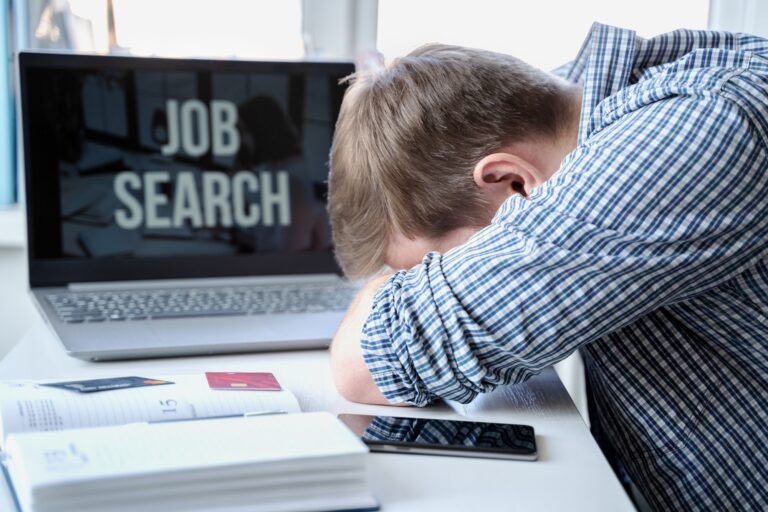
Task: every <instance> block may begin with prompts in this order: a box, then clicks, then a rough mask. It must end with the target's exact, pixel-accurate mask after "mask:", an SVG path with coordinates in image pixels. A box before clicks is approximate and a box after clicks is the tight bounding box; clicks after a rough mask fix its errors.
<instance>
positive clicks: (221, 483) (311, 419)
mask: <svg viewBox="0 0 768 512" xmlns="http://www.w3.org/2000/svg"><path fill="white" fill-rule="evenodd" d="M367 451H368V450H367V448H366V447H365V445H364V444H363V443H362V442H361V441H360V440H359V439H358V438H357V437H355V436H354V435H353V434H352V433H351V432H350V431H349V430H347V429H346V427H344V426H343V425H342V424H341V423H340V422H339V421H338V420H337V419H336V418H335V417H334V416H332V415H331V414H328V413H307V414H276V415H270V416H259V417H245V418H229V419H213V420H197V421H180V422H170V423H157V424H130V425H124V426H114V427H101V428H90V429H75V430H65V431H60V432H34V433H23V434H13V435H10V436H9V438H8V442H7V446H6V458H7V460H6V462H5V464H6V467H7V470H8V474H9V477H10V480H11V482H12V483H13V486H14V488H15V491H16V495H17V498H18V501H19V504H20V506H21V509H22V510H23V511H24V512H27V511H30V512H32V511H35V512H45V511H53V510H55V511H59V512H66V511H79V512H87V511H97V510H98V511H101V510H110V511H124V510H125V511H127V510H131V511H144V510H146V511H156V510H216V511H222V512H224V511H233V512H234V511H241V510H242V511H244V510H249V511H302V510H377V508H378V507H377V504H376V501H375V500H374V499H373V498H372V497H371V495H370V494H369V493H368V490H367V489H368V486H367V471H366V467H365V466H366V454H367Z"/></svg>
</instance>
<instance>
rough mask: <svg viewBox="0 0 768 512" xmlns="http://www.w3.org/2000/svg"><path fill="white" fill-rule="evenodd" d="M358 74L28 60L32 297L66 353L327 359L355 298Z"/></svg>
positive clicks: (310, 68)
mask: <svg viewBox="0 0 768 512" xmlns="http://www.w3.org/2000/svg"><path fill="white" fill-rule="evenodd" d="M353 71H354V66H353V65H352V64H351V63H331V62H290V63H289V62H245V61H223V60H197V59H191V60H181V59H162V58H137V57H115V56H92V55H71V54H56V53H21V54H20V55H19V81H20V82H19V85H20V98H21V113H22V116H21V119H22V124H23V142H24V163H25V176H26V203H27V230H28V241H29V283H30V289H31V294H32V296H33V297H34V302H35V303H36V305H37V306H38V308H39V310H40V312H41V313H42V315H43V317H44V318H45V319H46V321H47V322H48V324H49V325H50V327H51V328H52V330H53V332H54V333H55V334H56V335H57V337H58V338H59V339H60V340H61V342H62V343H63V345H64V347H65V349H66V351H67V352H68V353H69V354H70V355H72V356H75V357H78V358H81V359H86V360H93V361H101V360H112V359H130V358H145V357H161V356H178V355H191V354H214V353H228V352H244V351H260V350H284V349H299V348H313V347H324V346H327V345H328V342H329V339H330V338H331V337H332V335H333V333H334V331H335V329H336V327H337V326H338V324H339V322H340V320H341V318H342V315H343V313H344V310H345V309H346V307H347V305H348V304H349V303H350V301H351V298H352V295H353V294H354V292H355V290H354V287H353V286H352V285H351V284H350V283H348V282H346V281H345V280H344V279H343V278H342V277H341V273H340V270H339V268H338V266H337V264H336V262H335V259H334V256H333V247H332V245H331V231H330V226H329V221H328V215H327V211H326V197H327V177H328V154H329V149H330V145H331V140H332V137H333V131H334V127H335V122H336V118H337V115H338V112H339V108H340V105H341V100H342V97H343V94H344V89H345V87H346V86H345V85H344V84H343V83H342V82H341V79H342V78H343V77H345V76H347V75H349V74H350V73H352V72H353Z"/></svg>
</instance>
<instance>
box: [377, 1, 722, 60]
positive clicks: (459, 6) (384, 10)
mask: <svg viewBox="0 0 768 512" xmlns="http://www.w3.org/2000/svg"><path fill="white" fill-rule="evenodd" d="M708 6H709V2H708V0H676V1H674V2H671V1H669V0H644V1H642V2H638V1H636V0H632V1H630V0H581V1H578V2H572V1H562V0H538V1H536V2H531V1H529V0H517V1H510V0H476V1H474V2H468V1H446V0H420V1H418V2H411V1H408V0H379V17H378V49H379V51H380V52H381V53H383V54H384V56H385V57H386V58H392V57H397V56H400V55H404V54H406V53H408V52H409V51H410V50H412V49H414V48H416V47H417V46H420V45H422V44H425V43H430V42H440V43H448V44H457V45H462V46H473V47H479V48H484V49H488V50H494V51H497V52H502V53H508V54H511V55H514V56H516V57H519V58H521V59H523V60H524V61H526V62H528V63H529V64H532V65H534V66H537V67H540V68H542V69H553V68H555V67H557V66H559V65H561V64H563V63H565V62H567V61H569V60H571V59H573V58H574V57H575V56H576V52H577V51H578V49H579V47H580V46H581V43H582V41H583V40H584V38H585V37H586V35H587V32H588V31H589V27H590V26H591V24H592V22H593V21H600V22H602V23H606V24H609V25H616V26H620V27H629V28H632V29H634V30H635V31H637V32H638V33H639V35H641V36H653V35H656V34H660V33H663V32H668V31H670V30H674V29H677V28H683V27H685V28H696V29H706V28H707V14H708V11H709V8H708Z"/></svg>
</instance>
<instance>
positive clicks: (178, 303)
mask: <svg viewBox="0 0 768 512" xmlns="http://www.w3.org/2000/svg"><path fill="white" fill-rule="evenodd" d="M355 291H356V289H355V288H353V287H351V286H350V287H343V286H338V285H335V286H327V285H320V286H316V287H307V286H306V285H303V286H301V287H296V288H290V287H285V286H280V287H278V286H275V287H266V286H258V287H256V286H254V287H245V286H238V287H226V288H218V287H217V288H183V289H178V288H176V289H169V290H136V291H134V290H131V291H120V292H78V293H75V292H70V293H59V294H51V295H48V296H46V299H47V300H48V303H49V304H50V305H51V306H52V307H53V309H54V310H55V311H56V314H57V315H58V316H59V319H61V320H62V321H64V322H66V323H82V322H117V321H125V320H147V319H152V320H154V319H164V318H184V317H197V316H218V315H261V314H266V313H305V312H333V311H343V310H344V309H346V308H347V306H349V303H350V302H351V301H352V297H353V295H354V293H355Z"/></svg>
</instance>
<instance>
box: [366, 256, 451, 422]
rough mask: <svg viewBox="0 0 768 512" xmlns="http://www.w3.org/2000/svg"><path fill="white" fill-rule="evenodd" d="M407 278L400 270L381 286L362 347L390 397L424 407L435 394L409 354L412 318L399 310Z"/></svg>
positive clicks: (392, 401)
mask: <svg viewBox="0 0 768 512" xmlns="http://www.w3.org/2000/svg"><path fill="white" fill-rule="evenodd" d="M404 278H405V272H403V271H401V272H398V273H396V274H395V275H393V276H392V277H391V278H389V280H387V281H386V282H385V283H384V285H382V286H381V288H379V291H378V292H377V293H376V295H375V297H374V299H373V307H372V309H371V314H370V315H369V317H368V320H367V321H366V323H365V326H364V327H363V338H362V341H361V348H362V351H363V359H364V360H365V363H366V365H367V366H368V370H370V372H371V375H372V376H373V381H374V382H375V383H376V386H378V388H379V390H381V393H382V394H383V395H384V397H385V398H386V399H387V400H389V401H390V402H391V403H408V404H412V405H416V406H419V407H422V406H425V405H428V404H429V403H430V402H431V401H433V400H434V399H435V398H436V397H435V396H434V395H432V394H431V393H430V392H429V390H428V389H427V387H426V386H425V384H424V382H422V380H421V379H420V378H419V375H418V373H417V372H416V369H415V368H414V366H413V363H412V361H411V358H410V355H409V347H408V340H410V339H412V337H413V333H412V332H411V331H412V330H411V321H410V319H409V318H407V317H404V318H399V317H398V311H402V310H403V309H406V308H402V307H401V305H402V304H401V303H402V301H403V300H404V299H403V280H404Z"/></svg>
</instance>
